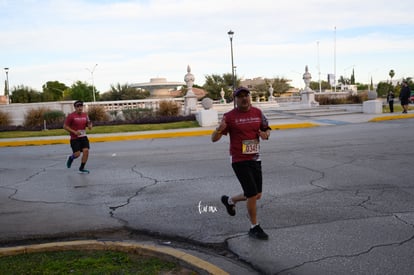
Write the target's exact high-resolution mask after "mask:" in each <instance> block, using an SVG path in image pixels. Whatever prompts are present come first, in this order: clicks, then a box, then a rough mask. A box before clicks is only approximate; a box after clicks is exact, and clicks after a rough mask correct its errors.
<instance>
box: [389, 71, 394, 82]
mask: <svg viewBox="0 0 414 275" xmlns="http://www.w3.org/2000/svg"><path fill="white" fill-rule="evenodd" d="M394 75H395V72H394V70H390V72H389V76H390V77H391V84H392V78H393V77H394Z"/></svg>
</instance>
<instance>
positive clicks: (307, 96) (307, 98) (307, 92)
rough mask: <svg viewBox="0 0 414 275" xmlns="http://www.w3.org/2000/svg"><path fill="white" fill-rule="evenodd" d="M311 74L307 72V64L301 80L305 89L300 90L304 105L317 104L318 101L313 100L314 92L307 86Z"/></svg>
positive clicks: (312, 105) (314, 105) (311, 105)
mask: <svg viewBox="0 0 414 275" xmlns="http://www.w3.org/2000/svg"><path fill="white" fill-rule="evenodd" d="M311 79H312V76H311V74H310V73H309V70H308V65H306V66H305V73H304V74H303V81H304V82H305V89H304V90H303V91H301V92H300V95H301V103H302V105H305V106H306V107H316V106H319V102H316V101H315V92H314V91H313V90H312V89H311V88H310V87H309V85H310V82H311Z"/></svg>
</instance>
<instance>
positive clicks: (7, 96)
mask: <svg viewBox="0 0 414 275" xmlns="http://www.w3.org/2000/svg"><path fill="white" fill-rule="evenodd" d="M4 71H5V72H6V87H5V96H6V100H7V104H9V103H10V99H9V98H10V96H9V94H10V90H9V68H4Z"/></svg>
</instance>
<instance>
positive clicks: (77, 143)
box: [70, 137, 89, 153]
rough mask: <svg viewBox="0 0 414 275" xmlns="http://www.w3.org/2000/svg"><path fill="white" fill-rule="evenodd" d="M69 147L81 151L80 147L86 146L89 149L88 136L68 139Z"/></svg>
mask: <svg viewBox="0 0 414 275" xmlns="http://www.w3.org/2000/svg"><path fill="white" fill-rule="evenodd" d="M70 147H71V148H72V152H73V153H75V152H78V151H79V152H81V151H82V149H84V148H88V149H89V139H88V137H80V138H76V139H71V140H70Z"/></svg>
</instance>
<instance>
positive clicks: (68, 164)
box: [66, 155, 73, 168]
mask: <svg viewBox="0 0 414 275" xmlns="http://www.w3.org/2000/svg"><path fill="white" fill-rule="evenodd" d="M72 162H73V158H72V155H70V156H68V159H67V160H66V167H67V168H70V167H71V166H72Z"/></svg>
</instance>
